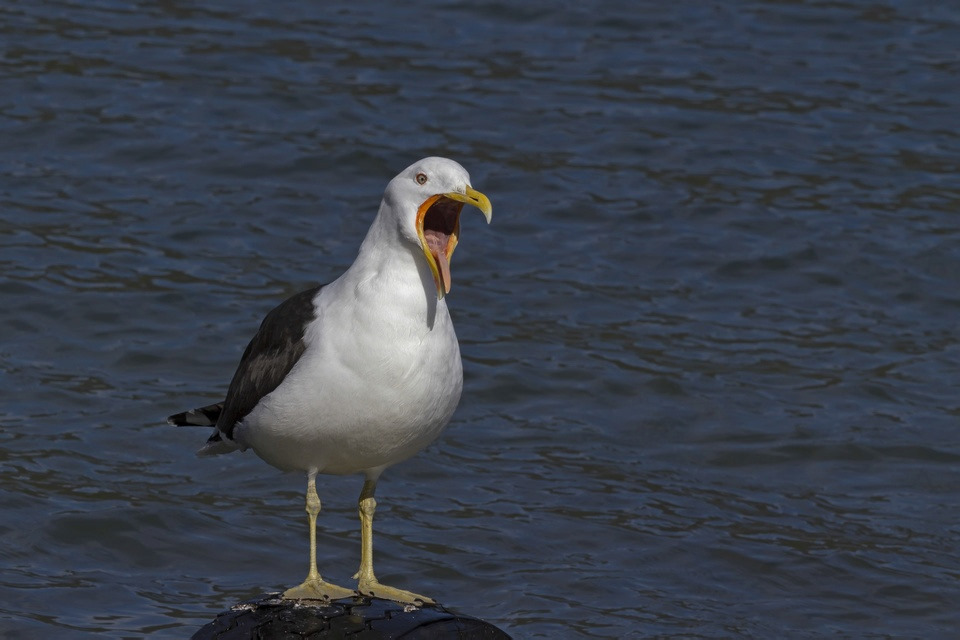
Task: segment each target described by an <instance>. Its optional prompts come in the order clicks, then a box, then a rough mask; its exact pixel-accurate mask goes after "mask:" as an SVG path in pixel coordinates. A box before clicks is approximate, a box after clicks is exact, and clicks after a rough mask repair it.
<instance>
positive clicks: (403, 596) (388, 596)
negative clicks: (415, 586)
mask: <svg viewBox="0 0 960 640" xmlns="http://www.w3.org/2000/svg"><path fill="white" fill-rule="evenodd" d="M357 591H358V592H359V593H360V595H364V596H371V597H374V598H383V599H384V600H393V601H395V602H404V603H406V604H416V605H424V604H437V603H436V602H435V601H434V600H433V598H428V597H427V596H422V595H420V594H419V593H413V592H412V591H404V590H403V589H396V588H394V587H388V586H386V585H384V584H380V583H379V582H377V581H376V580H361V581H360V584H359V585H357Z"/></svg>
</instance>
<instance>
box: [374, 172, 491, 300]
mask: <svg viewBox="0 0 960 640" xmlns="http://www.w3.org/2000/svg"><path fill="white" fill-rule="evenodd" d="M383 204H384V205H385V206H384V209H382V210H381V216H383V215H384V214H387V215H391V216H392V217H393V222H395V223H396V225H397V229H398V230H399V232H400V235H401V237H402V238H403V239H404V240H406V241H408V242H410V243H412V244H415V245H417V246H419V247H420V249H421V250H422V251H423V255H424V259H425V260H426V261H427V264H428V265H429V266H430V271H431V272H432V273H433V279H434V282H435V283H436V285H437V297H438V298H442V297H443V296H444V294H446V293H448V292H449V291H450V257H451V256H452V255H453V250H454V249H455V248H456V246H457V241H458V239H459V237H460V211H461V210H462V209H463V205H464V204H469V205H473V206H475V207H477V208H478V209H480V211H481V212H482V213H483V215H484V217H486V219H487V223H489V222H490V218H491V214H492V208H491V206H490V200H488V199H487V197H486V196H485V195H483V194H482V193H480V192H479V191H476V190H474V189H473V188H472V187H471V186H470V174H468V173H467V171H466V169H464V168H463V167H461V166H460V165H459V164H458V163H456V162H454V161H453V160H450V159H448V158H438V157H430V158H424V159H423V160H420V161H418V162H415V163H413V164H412V165H410V166H409V167H407V168H406V169H404V170H403V171H401V172H400V174H399V175H397V177H395V178H394V179H393V180H391V181H390V183H389V184H388V185H387V189H386V191H385V192H384V194H383Z"/></svg>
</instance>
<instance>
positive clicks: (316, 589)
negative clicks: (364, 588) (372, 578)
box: [283, 578, 357, 600]
mask: <svg viewBox="0 0 960 640" xmlns="http://www.w3.org/2000/svg"><path fill="white" fill-rule="evenodd" d="M355 595H357V592H356V591H354V590H353V589H344V588H343V587H338V586H337V585H335V584H330V583H329V582H324V581H323V580H320V579H319V578H313V579H310V578H308V579H306V580H304V582H303V584H301V585H300V586H299V587H293V588H292V589H287V590H286V591H284V592H283V597H284V599H286V600H339V599H340V598H352V597H353V596H355Z"/></svg>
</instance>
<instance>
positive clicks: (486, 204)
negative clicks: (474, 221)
mask: <svg viewBox="0 0 960 640" xmlns="http://www.w3.org/2000/svg"><path fill="white" fill-rule="evenodd" d="M465 204H469V205H472V206H474V207H476V208H477V209H480V211H481V213H483V217H484V218H486V219H487V224H490V220H491V218H492V216H493V207H492V206H491V205H490V199H489V198H487V196H485V195H483V194H482V193H480V192H479V191H477V190H476V189H473V188H471V187H467V188H466V191H465V192H464V193H458V192H450V193H439V194H437V195H435V196H430V197H429V198H427V199H426V200H424V202H423V204H421V205H420V208H419V209H418V210H417V234H418V235H419V236H420V246H421V247H422V248H423V255H424V256H426V258H427V264H429V265H430V271H431V273H433V280H434V283H436V285H437V298H438V299H442V298H443V296H444V295H445V294H447V293H450V258H451V256H453V250H454V249H456V248H457V242H458V240H459V238H460V212H461V211H462V210H463V205H465Z"/></svg>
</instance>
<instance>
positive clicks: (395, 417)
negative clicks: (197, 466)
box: [237, 270, 463, 474]
mask: <svg viewBox="0 0 960 640" xmlns="http://www.w3.org/2000/svg"><path fill="white" fill-rule="evenodd" d="M396 273H397V274H398V275H397V277H390V276H389V275H386V276H385V275H383V274H377V277H375V278H371V277H364V275H363V274H358V273H356V272H354V273H353V274H351V272H349V271H348V272H347V274H344V276H343V277H341V278H340V279H339V280H337V281H336V282H334V283H331V284H330V285H327V286H326V287H324V288H323V289H322V290H321V291H320V294H319V295H318V298H317V300H316V304H317V308H318V316H319V317H318V319H317V321H316V322H315V323H314V324H313V325H311V326H310V327H309V328H308V330H307V332H306V334H305V342H306V346H307V348H306V351H305V352H304V354H303V356H302V357H301V359H300V361H299V362H298V363H297V364H296V366H295V367H294V368H293V370H292V371H291V372H290V373H289V374H288V376H287V378H286V379H285V380H284V382H283V383H282V384H281V385H280V386H279V387H278V388H277V389H276V390H275V391H274V392H273V393H271V394H269V395H268V396H266V397H265V398H264V399H263V400H261V402H260V403H259V404H258V405H257V407H256V408H255V409H254V410H253V411H252V412H251V413H250V414H249V415H248V416H247V418H246V419H245V420H244V421H243V422H242V423H241V425H240V427H239V428H238V431H237V439H238V441H240V442H241V444H243V445H245V446H249V447H251V448H252V449H253V450H254V451H256V453H257V454H258V455H259V456H260V457H261V458H263V459H264V460H266V461H267V462H269V463H270V464H272V465H274V466H276V467H279V468H281V469H287V470H293V469H299V470H303V471H309V470H311V469H315V470H317V471H318V472H320V473H331V474H347V473H356V472H359V471H363V470H366V469H372V468H379V467H386V466H389V465H392V464H394V463H396V462H400V461H402V460H405V459H406V458H409V457H410V456H412V455H414V454H415V453H416V452H417V451H419V450H420V449H422V448H423V447H425V446H426V445H428V444H429V443H430V442H432V441H433V440H434V439H435V438H436V437H437V436H438V435H439V434H440V432H441V431H442V430H443V428H444V427H445V426H446V425H447V423H448V422H449V421H450V418H451V416H452V415H453V412H454V410H455V409H456V406H457V403H458V402H459V400H460V392H461V389H462V387H463V371H462V366H461V362H460V348H459V345H458V343H457V338H456V334H455V332H454V329H453V323H452V322H451V319H450V315H449V313H448V312H447V307H446V304H445V301H443V300H436V299H435V298H434V299H432V300H431V299H430V297H429V296H427V295H425V292H424V288H423V286H422V285H421V284H420V282H419V277H418V278H417V282H415V283H411V282H410V281H409V278H408V279H407V281H404V280H403V278H402V274H403V270H398V271H397V272H396ZM414 285H415V286H414Z"/></svg>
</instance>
